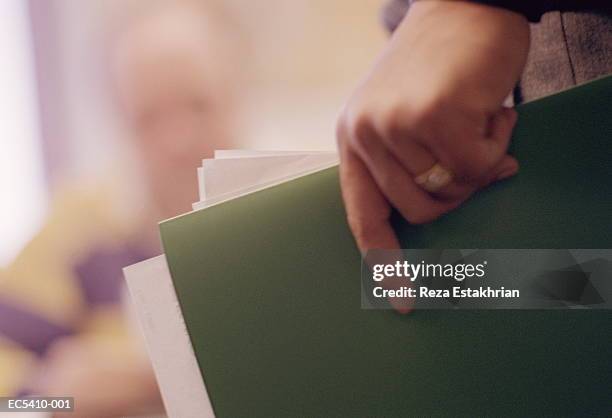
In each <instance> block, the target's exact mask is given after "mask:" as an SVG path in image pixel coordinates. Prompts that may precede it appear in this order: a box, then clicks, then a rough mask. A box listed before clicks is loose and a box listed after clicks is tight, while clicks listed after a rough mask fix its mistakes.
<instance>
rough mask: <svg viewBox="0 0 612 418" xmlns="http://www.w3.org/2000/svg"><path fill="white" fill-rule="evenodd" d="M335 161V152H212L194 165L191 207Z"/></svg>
mask: <svg viewBox="0 0 612 418" xmlns="http://www.w3.org/2000/svg"><path fill="white" fill-rule="evenodd" d="M336 164H338V156H337V154H336V153H335V152H326V151H322V152H305V151H252V150H222V151H215V158H212V159H205V160H203V161H202V167H200V168H198V183H199V186H200V187H199V192H200V201H199V202H197V203H195V204H194V205H193V209H194V210H198V209H203V208H206V207H208V206H211V205H214V204H216V203H219V202H222V201H224V200H228V199H233V198H236V197H238V196H241V195H244V194H247V193H252V192H254V191H256V190H260V189H262V188H265V187H270V186H273V185H275V184H279V183H282V182H286V181H289V180H292V179H295V178H297V177H300V176H304V175H307V174H311V173H314V172H315V171H318V170H322V169H325V168H329V167H332V166H334V165H336Z"/></svg>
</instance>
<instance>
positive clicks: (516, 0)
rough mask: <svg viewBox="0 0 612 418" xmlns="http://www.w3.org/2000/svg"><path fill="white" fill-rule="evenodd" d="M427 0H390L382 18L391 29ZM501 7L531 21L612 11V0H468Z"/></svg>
mask: <svg viewBox="0 0 612 418" xmlns="http://www.w3.org/2000/svg"><path fill="white" fill-rule="evenodd" d="M416 1H427V0H390V1H388V2H387V5H386V7H385V8H384V9H383V12H382V20H383V22H384V24H385V26H386V27H387V29H389V30H390V31H393V30H395V28H396V27H397V25H399V23H400V22H401V20H402V18H403V17H404V14H405V13H406V11H407V10H408V7H409V6H410V4H411V3H414V2H416ZM466 1H472V2H473V3H480V4H486V5H489V6H495V7H501V8H504V9H508V10H512V11H515V12H517V13H520V14H522V15H524V16H525V17H526V18H527V19H528V20H529V21H530V22H539V21H540V18H541V17H542V15H543V14H544V13H546V12H551V11H555V10H558V11H570V10H592V11H601V12H604V13H612V0H466Z"/></svg>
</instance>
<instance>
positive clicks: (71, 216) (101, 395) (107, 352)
mask: <svg viewBox="0 0 612 418" xmlns="http://www.w3.org/2000/svg"><path fill="white" fill-rule="evenodd" d="M149 5H151V4H150V3H149ZM231 31H234V28H231ZM231 31H230V30H229V25H228V22H227V21H226V20H225V16H224V15H223V14H222V13H221V12H220V11H218V10H216V9H213V8H211V7H205V6H204V5H203V4H202V3H199V2H197V3H196V2H193V3H192V2H163V3H159V4H157V5H156V6H155V7H150V8H149V10H148V12H147V13H146V14H144V15H140V16H138V17H137V18H135V19H132V20H131V21H130V22H129V24H128V25H126V28H125V29H124V30H122V31H120V33H119V35H118V36H117V37H116V38H114V39H113V41H112V42H111V43H110V44H111V50H112V53H111V54H110V56H111V57H112V58H111V60H110V61H111V64H112V65H111V67H112V68H111V71H110V74H111V76H112V77H111V78H112V86H113V91H114V93H115V96H116V103H117V104H118V107H119V109H120V110H121V113H122V114H123V116H124V118H125V121H126V125H127V126H128V127H129V129H130V137H131V138H132V141H131V145H133V148H134V150H135V154H136V156H137V159H138V161H137V162H138V163H139V166H140V168H141V169H142V173H143V178H144V182H143V183H144V186H145V189H146V193H142V190H138V189H137V188H135V186H133V185H132V184H133V182H132V181H130V179H125V178H118V179H116V181H113V180H112V179H115V178H116V177H117V174H119V175H121V171H119V173H115V171H116V170H115V169H114V168H112V169H111V170H109V171H108V175H107V176H106V177H107V178H105V179H102V180H100V181H98V182H89V181H88V182H85V183H83V184H76V185H70V186H65V187H64V188H63V189H62V191H59V192H58V193H57V194H56V197H55V199H54V203H53V205H52V209H51V211H50V214H49V216H48V219H47V222H46V224H45V225H44V227H43V228H42V229H41V231H40V232H39V233H38V234H37V236H36V237H35V238H34V239H33V240H32V241H31V242H30V243H29V244H28V245H27V246H26V247H25V249H24V250H23V251H22V253H21V254H20V255H19V256H18V257H17V258H16V259H15V261H14V262H13V263H12V264H11V265H10V266H9V267H8V268H7V269H5V270H4V271H0V396H9V395H18V394H25V393H27V394H39V395H52V396H74V397H75V406H76V410H75V413H69V414H67V416H75V417H76V416H83V417H97V416H101V417H102V416H103V417H110V416H125V415H133V414H139V413H144V412H150V411H158V412H160V411H163V406H162V404H161V399H160V396H159V392H158V389H157V385H156V382H155V377H154V375H153V372H152V370H151V366H150V364H149V362H148V359H147V357H146V354H145V353H144V350H143V347H142V346H141V342H140V340H139V339H138V338H136V337H135V336H134V335H133V333H131V332H130V328H131V327H130V324H129V321H128V320H127V318H126V316H125V313H124V311H123V310H122V307H121V299H122V297H121V296H122V293H123V292H122V287H123V275H122V268H123V267H125V266H127V265H130V264H133V263H135V262H138V261H141V260H144V259H146V258H148V257H151V256H153V255H156V254H159V253H160V251H161V248H160V244H159V240H158V235H157V222H158V221H160V220H162V219H165V218H168V217H171V216H175V215H178V214H180V213H182V212H185V211H188V210H190V207H191V204H192V203H193V202H195V201H196V200H197V190H198V188H197V175H196V167H198V166H199V165H200V164H201V160H202V158H205V157H208V156H211V154H212V151H213V150H214V149H215V148H220V147H230V146H231V145H232V144H233V143H234V140H235V137H236V132H235V127H236V126H237V124H236V117H237V114H238V109H237V100H236V90H237V81H236V80H238V78H239V77H238V75H237V72H238V71H239V70H238V69H239V68H241V66H240V65H239V64H238V62H237V61H236V59H237V56H238V55H239V54H237V51H236V49H237V47H236V48H235V47H234V46H235V45H236V44H234V43H233V42H234V41H233V40H232V39H233V38H232V36H233V35H231Z"/></svg>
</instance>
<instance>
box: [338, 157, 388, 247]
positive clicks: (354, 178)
mask: <svg viewBox="0 0 612 418" xmlns="http://www.w3.org/2000/svg"><path fill="white" fill-rule="evenodd" d="M340 183H341V185H342V198H343V200H344V206H345V209H346V215H347V220H348V224H349V227H350V229H351V232H352V233H353V236H354V237H355V241H356V242H357V246H358V247H359V250H360V251H361V252H362V254H365V253H366V252H367V251H368V250H370V249H375V248H380V249H396V248H399V242H398V241H397V237H396V235H395V232H394V231H393V229H392V228H391V225H390V223H389V217H390V216H391V206H390V205H389V203H388V202H387V200H386V199H385V197H384V196H383V194H382V192H381V191H380V189H379V188H378V186H377V185H376V182H375V181H374V179H373V178H372V177H371V176H370V174H369V172H368V170H367V168H366V166H365V165H364V163H363V162H362V161H361V160H360V159H359V157H357V156H356V155H355V154H354V153H353V152H352V151H351V150H349V149H348V147H343V146H341V147H340Z"/></svg>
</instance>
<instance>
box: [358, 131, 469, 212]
mask: <svg viewBox="0 0 612 418" xmlns="http://www.w3.org/2000/svg"><path fill="white" fill-rule="evenodd" d="M360 135H362V136H361V137H360V138H359V139H358V140H355V144H356V145H355V150H356V152H357V153H358V155H359V157H360V158H361V159H362V161H363V162H364V163H365V165H366V166H367V168H368V170H369V172H370V173H371V175H372V177H373V178H374V180H375V181H376V184H377V185H378V187H379V188H380V190H381V191H382V193H383V194H384V195H385V196H386V198H387V200H388V201H389V202H390V203H391V205H392V206H393V207H394V208H396V209H397V210H398V211H399V212H400V213H401V214H402V216H403V217H404V218H405V219H407V220H408V221H409V222H412V223H424V222H428V221H431V220H433V219H435V218H437V217H439V216H440V215H441V214H443V213H446V212H448V211H449V210H451V209H453V208H455V207H456V206H457V205H458V204H459V203H460V202H455V201H441V200H438V199H435V198H433V197H432V196H431V195H430V194H429V193H427V192H426V191H424V190H423V189H421V188H420V187H419V186H418V185H417V184H416V183H415V182H414V179H413V177H412V174H411V173H409V172H408V171H407V170H406V169H405V168H404V167H403V166H402V165H401V164H400V163H399V162H398V161H397V159H396V158H395V157H394V156H393V155H392V154H391V153H390V152H389V150H388V149H387V148H386V147H385V146H384V145H383V144H382V143H381V141H380V140H378V138H377V137H376V135H375V134H374V132H372V131H368V132H367V133H366V132H361V133H360ZM364 135H368V137H367V138H366V137H364Z"/></svg>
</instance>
